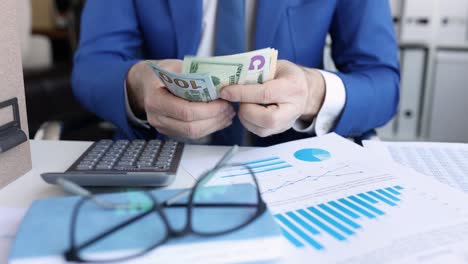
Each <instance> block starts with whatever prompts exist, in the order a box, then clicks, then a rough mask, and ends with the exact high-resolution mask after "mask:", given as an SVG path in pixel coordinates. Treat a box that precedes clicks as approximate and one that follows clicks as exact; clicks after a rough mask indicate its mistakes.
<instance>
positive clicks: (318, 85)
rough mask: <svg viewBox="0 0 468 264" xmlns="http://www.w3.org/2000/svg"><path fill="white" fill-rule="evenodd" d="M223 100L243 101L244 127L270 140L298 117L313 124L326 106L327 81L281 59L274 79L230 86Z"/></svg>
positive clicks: (240, 109)
mask: <svg viewBox="0 0 468 264" xmlns="http://www.w3.org/2000/svg"><path fill="white" fill-rule="evenodd" d="M221 98H223V99H225V100H227V101H231V102H240V107H239V119H240V121H241V122H242V124H243V125H244V126H245V127H246V128H247V130H249V131H251V132H252V133H254V134H256V135H258V136H260V137H266V136H270V135H273V134H278V133H281V132H283V131H286V130H288V129H289V128H291V127H292V125H293V124H294V122H295V121H296V120H297V119H298V118H300V119H302V120H304V121H309V122H311V121H312V120H313V119H314V118H315V116H316V115H317V113H318V112H319V110H320V108H321V106H322V104H323V100H324V98H325V81H324V79H323V77H322V75H321V74H320V72H319V71H317V70H314V69H310V68H306V67H301V66H298V65H296V64H294V63H291V62H289V61H285V60H281V61H278V64H277V71H276V76H275V79H274V80H271V81H268V82H265V83H264V84H250V85H231V86H226V87H224V88H223V89H222V91H221Z"/></svg>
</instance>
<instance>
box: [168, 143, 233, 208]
mask: <svg viewBox="0 0 468 264" xmlns="http://www.w3.org/2000/svg"><path fill="white" fill-rule="evenodd" d="M238 150H239V146H237V145H234V146H232V147H231V148H230V149H229V150H228V151H227V152H226V153H225V154H224V155H223V156H222V157H221V159H220V160H219V161H218V162H217V163H216V165H215V166H214V168H213V169H212V170H210V171H209V172H208V173H207V174H206V175H205V176H204V177H203V178H202V179H201V180H200V181H199V182H198V183H197V185H203V184H204V183H206V182H208V181H209V180H211V178H212V177H213V175H215V173H214V172H215V171H216V170H217V169H218V168H219V167H221V166H223V165H224V164H226V163H227V162H228V161H229V160H230V159H231V158H232V157H233V156H234V154H236V153H237V151H238ZM191 192H192V191H191V190H184V191H181V192H179V193H177V194H175V195H174V196H172V197H170V198H169V199H167V200H166V201H165V202H164V203H165V204H166V205H171V204H174V203H176V202H178V201H180V200H181V199H183V198H186V197H187V196H189V195H190V193H191Z"/></svg>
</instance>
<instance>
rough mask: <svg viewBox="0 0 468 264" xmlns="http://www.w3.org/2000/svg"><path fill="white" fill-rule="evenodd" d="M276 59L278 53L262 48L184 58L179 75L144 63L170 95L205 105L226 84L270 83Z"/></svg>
mask: <svg viewBox="0 0 468 264" xmlns="http://www.w3.org/2000/svg"><path fill="white" fill-rule="evenodd" d="M277 60H278V51H277V50H275V49H272V48H265V49H260V50H254V51H250V52H245V53H239V54H233V55H227V56H217V57H193V56H185V58H184V61H183V65H182V73H181V74H177V73H171V72H168V71H166V70H164V69H161V68H159V67H158V66H157V64H156V63H155V62H153V61H147V64H148V65H149V66H150V67H151V68H152V69H153V71H154V73H155V74H156V76H157V77H158V78H159V79H160V80H161V81H162V82H163V83H164V84H165V85H166V86H167V88H168V89H169V91H171V92H172V93H173V94H174V95H176V96H179V97H181V98H184V99H186V100H189V101H197V102H208V101H212V100H216V99H218V98H219V94H220V92H221V90H222V88H223V87H225V86H227V85H232V84H255V83H263V82H266V81H269V80H272V79H273V78H274V77H275V72H276V63H277Z"/></svg>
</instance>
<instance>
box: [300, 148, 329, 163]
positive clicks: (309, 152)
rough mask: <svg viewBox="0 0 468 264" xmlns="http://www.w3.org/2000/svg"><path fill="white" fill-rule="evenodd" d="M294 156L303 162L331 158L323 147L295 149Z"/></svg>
mask: <svg viewBox="0 0 468 264" xmlns="http://www.w3.org/2000/svg"><path fill="white" fill-rule="evenodd" d="M294 157H295V158H296V159H298V160H302V161H305V162H320V161H324V160H327V159H329V158H331V154H330V152H328V151H326V150H324V149H319V148H305V149H300V150H298V151H296V152H295V153H294Z"/></svg>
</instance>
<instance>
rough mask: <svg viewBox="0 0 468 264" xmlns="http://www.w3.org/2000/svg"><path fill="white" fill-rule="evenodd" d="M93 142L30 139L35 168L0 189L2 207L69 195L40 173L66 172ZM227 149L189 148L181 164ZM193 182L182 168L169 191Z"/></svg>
mask: <svg viewBox="0 0 468 264" xmlns="http://www.w3.org/2000/svg"><path fill="white" fill-rule="evenodd" d="M91 143H92V142H83V141H41V140H31V155H32V164H33V168H32V170H31V171H30V172H28V173H27V174H25V175H23V176H22V177H20V178H18V179H16V180H15V181H14V182H12V183H10V184H9V185H7V186H5V187H4V188H3V189H0V206H2V207H29V205H30V204H31V202H32V201H33V200H35V199H38V198H45V197H54V196H64V195H67V194H66V193H64V192H63V191H62V190H61V188H60V187H57V186H54V185H50V184H47V183H46V182H44V181H43V180H42V178H41V176H40V174H41V173H43V172H59V171H65V170H66V169H67V168H68V167H69V166H70V165H71V164H72V163H73V162H74V161H75V160H76V159H77V158H78V157H79V156H80V155H81V154H82V153H83V152H84V151H85V150H86V148H87V147H89V146H90V145H91ZM227 149H228V147H220V146H195V145H187V146H186V147H185V150H184V154H183V156H182V161H183V160H184V159H190V158H191V157H196V156H199V155H208V156H213V158H216V157H221V156H222V154H223V153H224V152H225V151H226V150H227ZM207 169H208V168H207ZM194 183H195V179H194V178H193V177H192V176H191V175H190V174H188V173H187V172H186V171H185V170H184V169H183V167H181V168H180V169H179V171H178V173H177V176H176V179H175V181H174V182H173V183H172V184H171V185H169V186H168V187H166V188H174V189H175V188H187V187H191V186H192V185H193V184H194Z"/></svg>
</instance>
